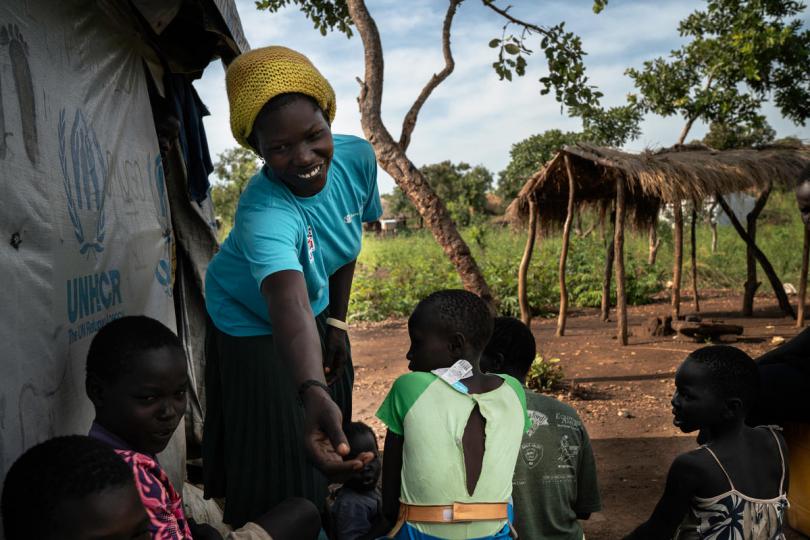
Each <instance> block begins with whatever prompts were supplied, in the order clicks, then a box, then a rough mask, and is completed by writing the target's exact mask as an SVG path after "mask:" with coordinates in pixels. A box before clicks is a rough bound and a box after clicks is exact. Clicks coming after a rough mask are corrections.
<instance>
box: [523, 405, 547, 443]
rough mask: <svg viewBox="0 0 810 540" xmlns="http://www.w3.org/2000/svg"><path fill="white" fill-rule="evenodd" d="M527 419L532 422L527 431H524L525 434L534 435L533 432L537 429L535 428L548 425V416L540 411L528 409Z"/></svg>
mask: <svg viewBox="0 0 810 540" xmlns="http://www.w3.org/2000/svg"><path fill="white" fill-rule="evenodd" d="M528 413H529V421H530V422H531V423H532V425H531V427H530V428H529V431H527V432H526V435H528V436H529V437H531V436H532V435H534V432H535V431H537V428H538V427H540V426H547V425H548V416H546V415H545V414H543V413H541V412H540V411H532V410H529V411H528Z"/></svg>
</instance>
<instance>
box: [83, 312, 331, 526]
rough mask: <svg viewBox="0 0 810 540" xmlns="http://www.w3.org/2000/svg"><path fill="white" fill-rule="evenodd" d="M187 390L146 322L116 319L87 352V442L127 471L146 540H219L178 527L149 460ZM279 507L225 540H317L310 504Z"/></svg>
mask: <svg viewBox="0 0 810 540" xmlns="http://www.w3.org/2000/svg"><path fill="white" fill-rule="evenodd" d="M187 386H188V376H187V374H186V359H185V355H184V353H183V350H182V348H181V344H180V340H179V339H178V338H177V336H176V335H175V334H174V333H173V332H172V331H171V330H169V329H168V328H166V327H165V326H164V325H163V324H161V323H160V322H158V321H156V320H154V319H150V318H149V317H144V316H134V317H123V318H121V319H117V320H115V321H112V322H111V323H109V324H107V325H106V326H104V327H103V328H102V329H101V330H100V331H99V332H98V334H96V336H95V337H94V338H93V341H92V343H91V344H90V350H89V352H88V354H87V378H86V382H85V387H86V389H87V395H88V397H89V398H90V400H91V401H92V402H93V406H94V407H95V410H96V418H95V421H94V422H93V425H92V427H91V428H90V436H91V437H93V438H95V439H98V440H100V441H102V442H104V443H107V444H108V445H109V446H111V447H112V448H114V449H115V451H116V452H117V453H118V455H119V456H120V457H121V458H123V460H124V461H125V462H126V463H128V464H129V466H130V467H131V469H132V472H133V473H134V475H135V484H136V487H137V488H138V491H139V493H140V496H141V501H142V502H143V506H144V507H145V509H146V513H147V514H148V516H149V532H150V533H151V535H152V538H154V539H156V540H186V539H191V538H192V537H193V538H213V539H216V538H219V539H220V540H221V538H222V537H221V535H220V534H219V533H218V532H217V531H216V529H214V528H213V527H211V526H210V525H206V524H200V525H197V524H194V523H189V521H188V520H186V517H185V514H184V512H183V501H182V498H181V497H180V494H178V493H177V491H175V489H174V487H173V486H172V484H171V482H170V481H169V479H168V477H167V476H166V473H165V472H164V471H163V469H162V468H161V466H160V463H158V459H157V454H158V453H159V452H161V451H163V450H164V449H165V448H166V446H167V445H168V443H169V439H171V437H172V434H174V432H175V430H176V429H177V426H178V425H179V424H180V421H181V420H182V418H183V415H184V414H185V411H186V388H187ZM283 505H284V506H283V507H282V510H283V511H276V509H274V511H273V512H272V514H268V515H265V516H262V517H261V518H258V519H256V520H255V523H253V522H251V523H247V524H246V525H245V526H244V527H243V528H241V529H239V530H237V531H233V532H231V533H229V535H228V537H229V538H234V539H240V538H248V539H257V540H259V539H265V540H266V539H268V538H270V536H269V535H272V537H273V538H275V539H276V540H279V539H280V538H315V537H316V536H317V535H318V531H319V530H320V518H319V516H318V513H317V510H316V509H315V507H314V505H312V503H309V502H308V501H305V500H303V499H300V500H299V499H291V500H290V501H285V503H283ZM280 506H281V505H280ZM271 525H272V526H271ZM192 535H193V536H192Z"/></svg>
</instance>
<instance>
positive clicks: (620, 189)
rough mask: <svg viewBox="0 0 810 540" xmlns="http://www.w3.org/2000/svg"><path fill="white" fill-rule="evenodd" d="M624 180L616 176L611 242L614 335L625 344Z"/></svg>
mask: <svg viewBox="0 0 810 540" xmlns="http://www.w3.org/2000/svg"><path fill="white" fill-rule="evenodd" d="M624 191H625V187H624V180H623V178H622V177H621V176H619V177H617V178H616V225H615V226H614V229H613V242H614V244H616V246H615V248H614V251H615V258H616V261H615V262H616V315H617V319H618V321H617V331H618V335H617V336H616V337H617V339H618V340H619V343H621V344H622V345H627V293H626V292H625V289H624V213H625V210H624V197H625V195H624Z"/></svg>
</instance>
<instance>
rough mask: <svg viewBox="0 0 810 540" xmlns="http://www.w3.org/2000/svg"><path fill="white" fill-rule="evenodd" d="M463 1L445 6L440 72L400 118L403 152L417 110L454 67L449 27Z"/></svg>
mask: <svg viewBox="0 0 810 540" xmlns="http://www.w3.org/2000/svg"><path fill="white" fill-rule="evenodd" d="M463 1H464V0H450V5H448V6H447V13H446V14H445V16H444V24H443V25H442V53H443V54H444V68H443V69H442V70H441V71H440V72H438V73H434V74H433V77H431V78H430V80H429V81H428V83H427V84H426V85H425V87H424V88H422V91H421V92H420V93H419V97H417V98H416V101H414V102H413V105H411V108H410V110H409V111H408V114H406V115H405V118H404V119H403V120H402V134H401V135H400V136H399V146H400V148H402V151H403V152H404V151H405V150H407V149H408V145H410V144H411V134H412V133H413V130H414V128H415V127H416V119H417V117H418V116H419V111H420V110H422V106H423V105H424V104H425V102H426V101H427V99H428V98H429V97H430V94H431V93H433V90H435V89H436V87H437V86H439V85H440V84H441V83H442V82H444V80H445V79H447V77H449V76H450V74H451V73H453V70H454V69H455V67H456V62H455V60H453V52H452V50H451V49H450V27H451V26H452V24H453V17H455V15H456V9H457V8H458V5H459V4H461V2H463Z"/></svg>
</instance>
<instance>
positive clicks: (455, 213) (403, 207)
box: [388, 161, 493, 226]
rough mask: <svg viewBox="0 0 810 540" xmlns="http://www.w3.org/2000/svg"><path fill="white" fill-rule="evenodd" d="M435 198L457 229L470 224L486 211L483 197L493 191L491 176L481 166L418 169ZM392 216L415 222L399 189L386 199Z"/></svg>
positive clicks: (436, 165)
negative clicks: (406, 218) (443, 207)
mask: <svg viewBox="0 0 810 540" xmlns="http://www.w3.org/2000/svg"><path fill="white" fill-rule="evenodd" d="M419 170H420V171H421V172H422V174H423V175H424V176H425V179H426V180H427V182H428V184H430V187H432V188H433V190H434V191H435V192H436V195H438V196H439V198H440V199H441V200H442V201H444V203H445V205H446V206H447V210H448V211H449V212H450V216H451V217H452V218H453V221H455V222H456V224H457V225H459V226H467V225H469V224H471V223H472V222H473V221H474V220H475V218H476V216H481V215H483V214H484V213H485V211H486V204H487V199H486V194H487V192H488V191H489V190H490V189H491V188H492V183H493V179H492V173H491V172H489V170H488V169H487V168H486V167H484V166H482V165H477V166H475V167H472V166H470V165H469V164H467V163H464V162H462V163H451V162H450V161H442V162H441V163H434V164H432V165H424V166H423V167H421V168H420V169H419ZM388 204H389V211H390V212H391V213H392V214H393V215H402V216H405V217H408V218H417V219H418V216H419V214H418V213H417V212H416V209H415V208H414V207H413V205H412V204H411V202H410V200H409V199H408V198H407V197H406V196H405V194H404V193H403V192H402V190H401V189H400V188H399V187H395V188H394V191H393V192H392V194H391V195H390V196H388Z"/></svg>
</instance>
